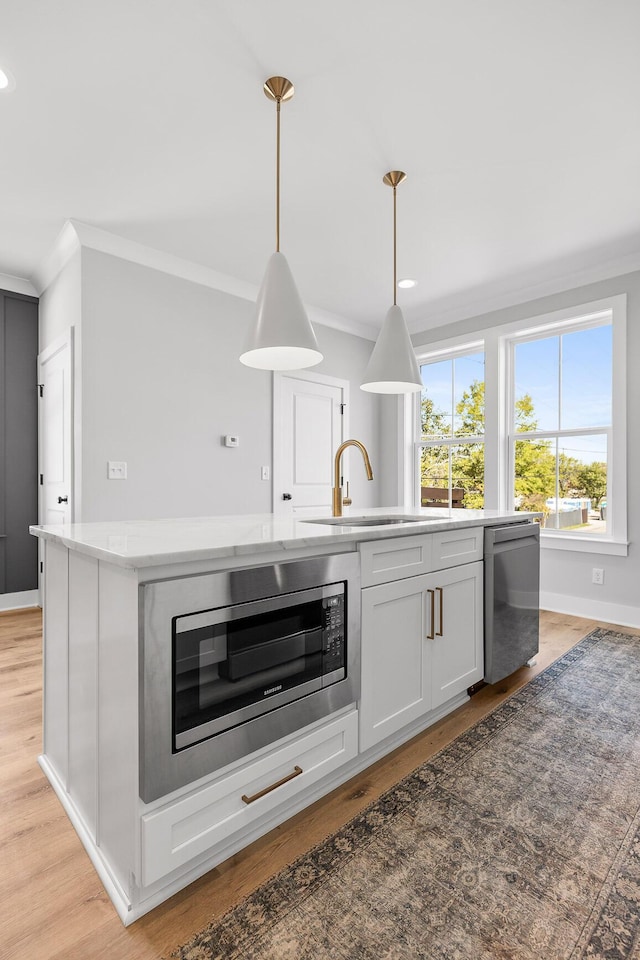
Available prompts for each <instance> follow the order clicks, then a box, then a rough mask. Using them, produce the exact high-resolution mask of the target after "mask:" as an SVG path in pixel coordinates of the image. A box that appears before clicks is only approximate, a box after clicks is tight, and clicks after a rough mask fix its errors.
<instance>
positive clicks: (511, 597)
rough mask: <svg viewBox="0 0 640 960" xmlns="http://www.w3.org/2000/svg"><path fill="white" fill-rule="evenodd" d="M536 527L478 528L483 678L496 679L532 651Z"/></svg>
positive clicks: (535, 629) (537, 575)
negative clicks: (481, 561) (480, 540)
mask: <svg viewBox="0 0 640 960" xmlns="http://www.w3.org/2000/svg"><path fill="white" fill-rule="evenodd" d="M539 608H540V527H539V525H538V524H537V523H531V522H530V521H528V520H524V521H522V522H520V523H511V524H508V525H505V526H502V527H486V528H485V531H484V679H485V682H486V683H496V682H497V681H498V680H502V678H503V677H508V676H509V674H510V673H513V671H514V670H517V669H518V667H522V666H523V665H524V664H525V663H526V662H527V661H528V660H530V659H531V658H532V657H534V656H535V655H536V653H537V652H538V641H539Z"/></svg>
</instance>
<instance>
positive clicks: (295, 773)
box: [242, 766, 303, 803]
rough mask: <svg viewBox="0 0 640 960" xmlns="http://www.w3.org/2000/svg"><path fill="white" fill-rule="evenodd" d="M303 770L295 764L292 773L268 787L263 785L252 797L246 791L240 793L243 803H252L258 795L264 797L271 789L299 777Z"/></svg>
mask: <svg viewBox="0 0 640 960" xmlns="http://www.w3.org/2000/svg"><path fill="white" fill-rule="evenodd" d="M302 772H303V770H302V767H298V766H295V767H294V768H293V773H290V774H289V775H288V776H286V777H283V778H282V780H278V782H277V783H272V784H271V786H270V787H265V788H264V790H259V791H258V793H254V795H253V796H252V797H248V796H247V795H246V793H243V794H242V800H243V801H244V802H245V803H253V802H254V800H259V799H260V797H264V796H265V794H267V793H271V791H272V790H277V789H278V787H281V786H282V785H283V784H284V783H288V782H289V780H293V778H294V777H299V776H300V774H301V773H302Z"/></svg>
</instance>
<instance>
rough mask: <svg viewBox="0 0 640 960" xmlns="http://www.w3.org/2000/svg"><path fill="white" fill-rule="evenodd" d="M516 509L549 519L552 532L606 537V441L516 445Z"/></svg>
mask: <svg viewBox="0 0 640 960" xmlns="http://www.w3.org/2000/svg"><path fill="white" fill-rule="evenodd" d="M514 452H515V505H516V509H517V510H535V511H538V512H541V513H542V514H543V515H544V519H543V524H544V526H545V527H546V528H547V529H548V530H567V531H571V532H572V533H575V532H583V533H589V534H593V533H606V529H607V438H606V435H602V434H599V435H592V436H591V435H590V436H577V437H564V438H562V439H558V440H556V439H553V438H549V439H546V440H542V439H538V440H516V441H515V451H514Z"/></svg>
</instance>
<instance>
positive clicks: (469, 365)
mask: <svg viewBox="0 0 640 960" xmlns="http://www.w3.org/2000/svg"><path fill="white" fill-rule="evenodd" d="M453 388H454V389H453V402H454V416H453V429H454V434H455V436H456V437H477V436H481V435H482V434H484V353H472V354H469V356H466V357H456V359H455V360H454V361H453Z"/></svg>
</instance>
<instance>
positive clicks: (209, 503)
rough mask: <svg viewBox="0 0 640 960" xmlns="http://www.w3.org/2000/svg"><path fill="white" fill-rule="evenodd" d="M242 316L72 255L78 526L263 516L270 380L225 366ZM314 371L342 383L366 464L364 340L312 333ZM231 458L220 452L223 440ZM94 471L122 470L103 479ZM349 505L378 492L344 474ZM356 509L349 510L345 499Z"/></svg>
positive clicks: (94, 254)
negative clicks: (77, 345) (75, 266)
mask: <svg viewBox="0 0 640 960" xmlns="http://www.w3.org/2000/svg"><path fill="white" fill-rule="evenodd" d="M252 313H253V304H252V303H251V302H249V301H247V300H242V299H239V298H237V297H234V296H231V295H229V294H226V293H221V292H219V291H216V290H212V289H210V288H209V287H206V286H202V285H199V284H196V283H193V282H190V281H187V280H184V279H181V278H178V277H175V276H172V275H170V274H167V273H163V272H160V271H158V270H154V269H151V268H149V267H144V266H140V265H138V264H135V263H131V262H129V261H127V260H124V259H121V258H119V257H114V256H111V255H108V254H104V253H101V252H98V251H95V250H93V249H89V248H83V250H82V376H83V384H84V389H83V398H82V424H83V430H82V432H83V443H82V497H83V499H82V520H83V521H91V520H111V519H134V518H138V519H150V518H154V517H157V518H160V517H179V516H211V515H217V514H234V513H262V512H271V483H270V482H265V481H262V480H261V479H260V467H261V466H262V465H270V466H271V465H272V424H271V421H272V375H271V373H269V372H265V371H259V370H253V369H250V368H248V367H245V366H243V365H242V364H241V363H240V362H239V361H238V356H239V354H240V352H241V348H242V345H243V342H244V338H245V335H246V330H247V327H248V324H249V322H250V320H251V317H252ZM316 333H317V336H318V340H319V342H320V348H321V350H322V351H323V352H324V354H325V360H324V361H323V362H322V363H321V364H319V365H318V367H316V368H315V369H317V370H318V372H321V373H325V374H328V375H331V376H336V377H343V378H346V379H349V380H350V381H351V389H350V394H351V410H350V432H351V434H352V436H355V437H357V438H358V439H360V440H362V441H363V442H364V443H365V444H366V445H367V447H368V448H369V450H370V453H371V458H372V462H373V463H374V467H375V464H376V462H378V460H379V425H378V408H379V403H378V398H377V397H375V396H371V395H368V394H366V393H364V392H363V391H361V390H360V389H359V382H360V378H361V376H362V374H363V373H364V369H365V366H366V363H367V360H368V357H369V354H370V351H371V349H372V344H371V343H370V342H369V341H366V340H363V339H361V338H359V337H354V336H350V335H348V334H344V333H341V332H339V331H336V330H333V329H329V328H328V327H324V326H320V325H317V326H316ZM228 433H234V434H238V435H239V437H240V446H239V447H238V448H237V449H229V448H227V447H224V446H223V445H222V437H223V436H224V435H225V434H228ZM107 460H124V461H126V462H127V464H128V478H127V480H123V481H120V480H108V479H107ZM352 476H353V494H354V501H356V502H357V503H358V504H359V505H361V506H375V505H377V503H378V496H379V495H378V485H377V483H376V482H375V481H374V483H367V481H366V480H365V478H364V475H363V476H362V477H360V476H359V474H358V471H357V469H354V470H353V471H352ZM356 498H357V499H356Z"/></svg>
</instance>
